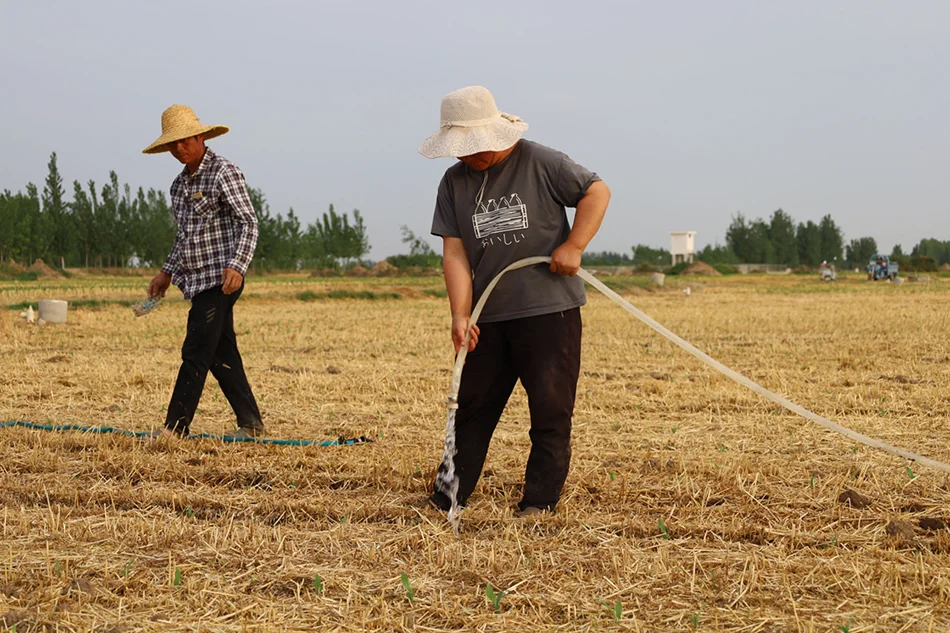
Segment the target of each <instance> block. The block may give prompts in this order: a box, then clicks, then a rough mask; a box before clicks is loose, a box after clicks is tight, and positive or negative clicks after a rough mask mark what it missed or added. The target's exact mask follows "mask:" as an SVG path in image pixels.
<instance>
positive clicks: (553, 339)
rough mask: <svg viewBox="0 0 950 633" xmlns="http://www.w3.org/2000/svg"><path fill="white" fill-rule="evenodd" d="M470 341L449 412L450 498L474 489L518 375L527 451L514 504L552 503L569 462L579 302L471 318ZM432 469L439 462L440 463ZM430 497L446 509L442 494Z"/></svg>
mask: <svg viewBox="0 0 950 633" xmlns="http://www.w3.org/2000/svg"><path fill="white" fill-rule="evenodd" d="M479 329H480V330H481V333H480V334H479V337H478V345H477V346H476V347H475V349H474V350H473V351H472V352H470V353H469V354H468V356H467V357H466V359H465V369H464V370H463V371H462V385H461V388H460V390H459V400H458V404H459V409H458V413H457V415H456V418H455V445H456V447H457V453H456V455H455V472H456V474H457V476H458V478H459V488H458V501H459V503H461V504H464V503H465V501H466V500H467V499H468V497H469V495H470V494H472V491H473V490H474V489H475V484H476V483H477V482H478V477H479V476H480V475H481V472H482V467H483V466H484V464H485V456H486V455H487V454H488V444H489V442H490V441H491V437H492V433H493V432H494V431H495V427H496V426H497V425H498V419H499V418H500V417H501V414H502V411H504V409H505V405H506V404H507V402H508V398H509V396H511V391H512V389H514V386H515V383H516V382H517V381H518V379H519V378H520V379H521V384H522V385H523V386H524V388H525V391H526V392H527V394H528V408H529V410H530V412H531V430H530V431H529V436H530V438H531V453H530V454H529V456H528V465H527V467H526V469H525V482H524V494H523V497H522V500H521V502H520V503H519V504H518V505H519V506H520V507H521V509H524V508H526V507H528V506H535V507H538V508H544V509H548V510H551V509H554V506H555V505H556V504H557V502H558V499H559V498H560V496H561V489H562V488H563V487H564V481H565V480H566V479H567V472H568V468H569V467H570V463H571V419H572V417H573V414H574V398H575V395H576V393H577V378H578V374H579V373H580V361H581V330H582V327H581V313H580V308H573V309H571V310H565V311H563V312H553V313H551V314H544V315H540V316H534V317H526V318H523V319H512V320H510V321H499V322H497V323H484V324H479ZM439 468H440V470H444V469H445V465H444V464H443V465H441V466H440V467H439ZM432 501H433V502H434V503H435V504H436V505H438V506H439V507H442V508H444V509H448V506H449V500H448V497H447V496H446V495H445V494H444V493H442V492H440V491H434V494H433V495H432Z"/></svg>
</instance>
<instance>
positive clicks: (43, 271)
mask: <svg viewBox="0 0 950 633" xmlns="http://www.w3.org/2000/svg"><path fill="white" fill-rule="evenodd" d="M27 270H28V271H30V272H34V273H37V275H39V278H40V279H62V278H63V276H62V275H61V274H59V273H58V272H56V271H55V270H53V269H52V268H50V267H49V266H47V265H46V263H45V262H44V261H43V260H42V259H37V260H36V261H35V262H33V265H32V266H30V267H29V268H28V269H27Z"/></svg>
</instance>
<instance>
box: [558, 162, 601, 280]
mask: <svg viewBox="0 0 950 633" xmlns="http://www.w3.org/2000/svg"><path fill="white" fill-rule="evenodd" d="M609 202H610V189H608V188H607V185H606V184H605V183H604V182H603V181H601V180H598V181H597V182H594V183H592V184H591V186H590V187H588V188H587V193H585V194H584V197H583V198H581V200H580V202H578V203H577V210H576V212H575V213H574V226H573V227H572V228H571V233H570V235H568V236H567V241H565V242H564V243H563V244H561V245H560V246H558V247H557V248H556V249H554V252H553V253H551V272H553V273H559V274H561V275H568V276H570V277H573V276H574V275H576V274H577V270H578V269H579V268H580V267H581V255H582V254H583V252H584V249H585V248H587V245H588V244H590V241H591V240H592V239H594V235H596V234H597V230H598V229H599V228H600V224H601V222H603V221H604V214H605V213H607V204H608V203H609Z"/></svg>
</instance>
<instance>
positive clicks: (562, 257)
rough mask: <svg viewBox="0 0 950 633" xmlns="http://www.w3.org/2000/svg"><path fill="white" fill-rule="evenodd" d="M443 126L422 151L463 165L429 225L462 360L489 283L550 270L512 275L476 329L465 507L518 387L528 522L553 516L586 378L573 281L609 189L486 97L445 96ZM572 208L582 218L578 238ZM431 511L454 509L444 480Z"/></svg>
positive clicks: (466, 424) (464, 404)
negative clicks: (525, 412)
mask: <svg viewBox="0 0 950 633" xmlns="http://www.w3.org/2000/svg"><path fill="white" fill-rule="evenodd" d="M441 119H442V121H441V127H440V129H439V131H438V132H437V133H436V134H434V135H432V136H430V137H429V138H427V139H426V140H425V142H423V144H422V147H420V148H419V152H420V153H421V154H422V155H423V156H426V157H427V158H438V157H442V156H448V157H453V158H458V159H459V162H458V163H457V164H455V165H452V166H451V167H449V169H448V170H446V172H445V175H444V176H443V177H442V182H441V183H440V184H439V191H438V195H437V198H436V205H435V215H434V218H433V221H432V234H433V235H438V236H441V237H442V240H443V267H444V270H445V285H446V289H447V290H448V295H449V303H450V306H451V309H452V342H453V343H454V344H455V350H456V352H458V350H459V348H460V347H461V345H462V344H463V342H464V338H465V332H466V330H467V329H468V325H469V319H470V317H471V310H472V307H473V306H474V304H475V303H476V302H477V301H478V299H479V297H480V296H481V294H482V292H484V290H485V287H486V286H487V285H488V283H489V282H490V281H491V280H492V279H493V278H494V277H495V276H496V275H497V274H498V273H499V272H501V270H502V269H504V268H505V267H506V266H508V265H509V264H511V263H513V262H515V261H517V260H519V259H522V258H525V257H530V256H535V255H550V256H551V265H550V269H548V268H546V267H543V266H533V267H529V268H523V269H520V270H516V271H513V272H510V273H508V274H507V275H505V277H503V278H502V280H501V282H500V283H499V284H498V286H497V287H496V288H495V290H494V291H493V293H492V295H491V298H490V299H489V301H488V303H487V304H486V306H485V309H484V312H482V315H481V317H480V318H479V325H476V326H473V327H472V335H471V340H470V342H469V350H470V351H471V353H470V354H469V355H468V357H467V359H466V364H465V369H464V370H463V373H462V384H461V390H460V392H459V396H458V407H459V408H458V412H457V415H456V420H455V424H456V447H457V454H456V455H455V471H456V473H457V476H458V479H459V481H458V484H459V486H458V501H459V503H460V504H464V503H465V501H466V499H467V498H468V497H469V495H470V494H471V493H472V491H473V490H474V488H475V484H476V482H477V480H478V477H479V475H480V474H481V470H482V466H483V465H484V462H485V456H486V454H487V453H488V445H489V442H490V441H491V436H492V433H493V431H494V430H495V426H496V425H497V424H498V419H499V417H500V416H501V413H502V411H503V410H504V408H505V404H506V403H507V402H508V398H509V396H510V395H511V391H512V389H513V388H514V386H515V383H516V382H517V381H518V379H519V378H520V379H521V384H522V385H523V386H524V388H525V391H527V393H528V406H529V408H530V411H531V430H530V432H529V436H530V438H531V452H530V454H529V456H528V464H527V468H526V471H525V481H524V491H523V496H522V499H521V502H520V503H519V504H518V507H519V515H520V516H533V515H537V514H540V513H541V512H543V511H546V510H547V511H553V510H554V507H555V505H556V504H557V502H558V499H559V498H560V495H561V489H562V488H563V486H564V481H565V479H566V478H567V472H568V467H569V465H570V459H571V417H572V415H573V412H574V396H575V392H576V389H577V377H578V373H579V368H580V350H581V316H580V306H582V305H584V303H585V301H586V299H585V296H584V283H583V281H582V280H581V279H580V278H579V277H575V275H576V273H577V270H578V268H579V267H580V263H581V254H582V253H583V252H584V249H585V248H586V247H587V244H588V243H589V242H590V240H591V239H592V238H593V237H594V235H595V234H596V233H597V230H598V228H600V224H601V221H602V220H603V218H604V213H605V212H606V210H607V203H608V202H609V200H610V190H609V189H608V188H607V185H606V184H604V183H603V182H602V181H601V179H600V178H599V177H598V176H597V175H596V174H594V173H593V172H591V171H589V170H587V169H585V168H584V167H581V166H580V165H578V164H577V163H575V162H574V161H572V160H571V159H570V158H568V157H567V156H566V155H564V154H562V153H561V152H558V151H556V150H553V149H551V148H548V147H545V146H543V145H539V144H538V143H534V142H532V141H528V140H525V139H522V138H521V136H522V134H524V132H525V130H527V129H528V124H527V123H525V122H524V121H522V120H521V119H519V118H518V117H516V116H512V115H510V114H505V113H504V112H499V111H498V108H497V107H496V106H495V100H494V98H493V97H492V95H491V93H490V92H489V91H488V90H486V89H485V88H483V87H481V86H472V87H469V88H462V89H461V90H457V91H455V92H452V93H450V94H448V95H447V96H446V97H445V98H444V99H443V100H442V110H441ZM565 207H574V208H576V212H575V215H574V224H573V227H572V226H571V224H570V223H569V222H568V219H567V213H566V211H565ZM440 469H441V470H442V471H443V472H444V471H445V464H443V465H442V466H440ZM429 501H430V503H432V504H433V505H435V506H437V507H439V508H441V509H443V510H447V509H448V508H449V506H450V502H449V497H448V496H447V494H446V492H445V491H443V490H440V489H439V483H438V479H437V483H436V487H435V490H434V491H433V494H432V496H431V497H430V498H429Z"/></svg>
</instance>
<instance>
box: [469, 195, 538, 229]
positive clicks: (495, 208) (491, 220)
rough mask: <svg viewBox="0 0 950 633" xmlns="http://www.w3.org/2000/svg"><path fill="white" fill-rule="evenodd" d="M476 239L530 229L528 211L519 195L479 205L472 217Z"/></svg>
mask: <svg viewBox="0 0 950 633" xmlns="http://www.w3.org/2000/svg"><path fill="white" fill-rule="evenodd" d="M472 225H473V226H474V228H475V237H477V238H479V239H484V238H487V237H490V236H492V235H497V234H499V233H506V232H508V231H522V230H524V229H527V228H528V209H527V207H526V206H525V205H524V203H523V202H521V198H520V197H519V196H518V194H517V193H513V194H511V195H510V196H509V197H507V198H504V197H503V198H502V199H501V200H499V201H498V202H495V200H494V198H492V199H491V200H489V201H488V202H483V203H481V204H479V205H478V211H477V212H476V213H475V215H473V216H472Z"/></svg>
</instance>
